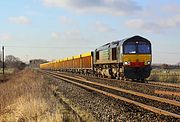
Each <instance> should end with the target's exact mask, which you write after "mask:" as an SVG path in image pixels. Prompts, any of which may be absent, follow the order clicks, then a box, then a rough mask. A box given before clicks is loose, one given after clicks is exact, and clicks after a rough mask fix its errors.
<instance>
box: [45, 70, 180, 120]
mask: <svg viewBox="0 0 180 122" xmlns="http://www.w3.org/2000/svg"><path fill="white" fill-rule="evenodd" d="M46 74H47V75H50V76H53V77H55V78H57V79H61V80H64V81H67V82H69V83H72V84H75V85H77V86H80V87H83V88H86V89H89V90H92V91H96V92H99V93H101V94H104V95H106V96H110V97H113V98H116V99H119V100H122V101H125V102H128V103H131V104H134V105H136V106H139V107H141V108H144V109H146V110H149V111H152V112H154V113H157V114H160V115H161V114H163V115H166V116H172V117H175V118H180V115H179V114H175V113H171V112H169V111H165V110H162V109H159V108H155V107H152V106H149V105H146V104H143V103H139V102H136V101H133V100H130V99H127V98H125V97H121V96H118V95H115V94H112V93H108V92H106V91H103V90H99V89H96V88H93V87H91V86H87V85H84V84H81V83H77V82H75V81H72V80H69V79H67V78H63V77H62V76H59V75H57V74H52V73H46ZM78 80H79V79H78Z"/></svg>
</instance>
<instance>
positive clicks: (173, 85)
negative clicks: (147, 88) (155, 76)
mask: <svg viewBox="0 0 180 122" xmlns="http://www.w3.org/2000/svg"><path fill="white" fill-rule="evenodd" d="M149 83H151V84H156V85H162V86H170V87H177V88H180V85H178V84H172V83H162V82H149Z"/></svg>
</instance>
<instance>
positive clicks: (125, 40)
mask: <svg viewBox="0 0 180 122" xmlns="http://www.w3.org/2000/svg"><path fill="white" fill-rule="evenodd" d="M137 39H138V40H139V39H140V40H143V41H148V40H147V39H145V38H143V37H141V36H138V35H136V36H133V37H130V38H125V39H122V40H117V41H113V42H111V43H107V44H105V45H103V46H101V47H99V48H97V49H96V51H100V50H104V49H107V48H114V47H117V46H118V45H123V44H124V42H127V41H132V40H134V41H136V40H137ZM148 42H149V41H148ZM149 43H150V42H149Z"/></svg>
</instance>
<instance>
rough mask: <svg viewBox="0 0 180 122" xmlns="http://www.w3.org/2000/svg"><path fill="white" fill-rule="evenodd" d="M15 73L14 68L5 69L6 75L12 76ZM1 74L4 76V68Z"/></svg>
mask: <svg viewBox="0 0 180 122" xmlns="http://www.w3.org/2000/svg"><path fill="white" fill-rule="evenodd" d="M14 71H15V69H14V68H5V69H4V73H5V74H12V73H14ZM0 74H3V69H2V68H0Z"/></svg>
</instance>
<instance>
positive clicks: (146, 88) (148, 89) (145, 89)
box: [65, 73, 180, 102]
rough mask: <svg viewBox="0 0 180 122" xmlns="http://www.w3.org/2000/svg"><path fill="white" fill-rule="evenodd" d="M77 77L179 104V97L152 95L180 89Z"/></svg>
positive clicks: (179, 89)
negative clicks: (159, 91) (158, 91)
mask: <svg viewBox="0 0 180 122" xmlns="http://www.w3.org/2000/svg"><path fill="white" fill-rule="evenodd" d="M65 74H68V75H73V76H74V75H77V74H72V73H65ZM78 76H81V77H83V78H85V79H87V80H89V81H93V82H98V83H102V84H106V85H111V86H115V87H120V88H124V89H127V90H132V91H136V92H141V93H145V94H149V95H154V96H157V97H162V98H167V99H171V100H176V101H179V102H180V96H173V95H159V94H155V93H154V91H155V90H162V91H171V92H180V88H173V87H165V86H163V87H161V86H154V85H151V84H148V83H136V82H126V81H120V80H119V81H118V80H114V79H100V78H97V77H89V76H84V75H78Z"/></svg>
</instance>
